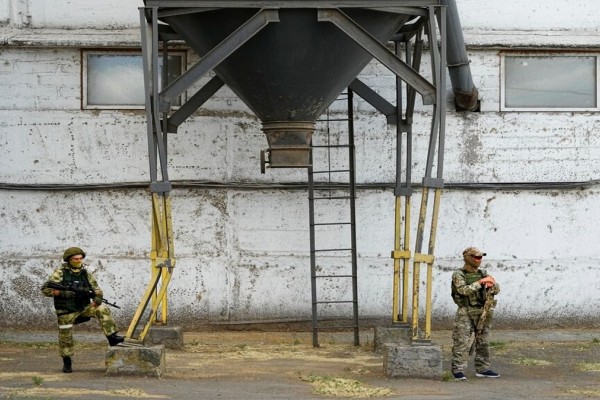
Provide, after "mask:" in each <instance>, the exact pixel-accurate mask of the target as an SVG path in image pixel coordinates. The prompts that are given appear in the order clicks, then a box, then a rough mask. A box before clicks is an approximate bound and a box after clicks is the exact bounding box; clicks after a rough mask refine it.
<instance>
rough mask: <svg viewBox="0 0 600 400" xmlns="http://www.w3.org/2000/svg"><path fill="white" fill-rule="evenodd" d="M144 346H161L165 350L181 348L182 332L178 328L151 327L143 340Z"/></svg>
mask: <svg viewBox="0 0 600 400" xmlns="http://www.w3.org/2000/svg"><path fill="white" fill-rule="evenodd" d="M144 344H145V345H146V346H156V345H163V346H165V347H166V348H167V349H175V350H178V349H181V348H183V332H182V331H181V327H179V326H152V327H150V329H148V334H147V335H146V337H145V338H144Z"/></svg>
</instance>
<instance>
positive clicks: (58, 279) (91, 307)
mask: <svg viewBox="0 0 600 400" xmlns="http://www.w3.org/2000/svg"><path fill="white" fill-rule="evenodd" d="M65 275H75V276H79V275H81V276H83V275H86V277H87V281H88V282H89V287H90V289H91V290H93V291H94V293H95V294H96V296H97V297H96V298H97V299H101V298H102V290H101V289H100V287H99V286H98V282H97V281H96V278H95V277H94V276H93V275H92V274H91V273H90V272H88V271H86V270H85V269H84V268H83V267H82V268H81V269H80V270H79V272H74V271H73V269H72V268H71V266H70V265H69V263H64V264H62V265H61V266H60V267H59V268H57V269H56V270H55V271H54V272H53V273H52V275H51V276H50V278H49V279H48V282H55V283H58V284H64V282H63V280H64V278H65ZM42 293H43V294H44V296H47V297H53V289H51V288H48V287H47V286H46V285H44V286H43V287H42ZM100 301H101V300H100ZM63 303H64V302H63ZM85 303H87V304H82V303H81V301H79V302H78V304H77V305H76V307H75V308H77V310H73V309H72V308H73V307H72V305H71V306H68V307H65V306H64V304H61V302H57V300H56V298H55V308H56V315H57V318H58V347H59V353H60V355H61V357H71V356H72V355H73V325H75V324H78V323H81V322H85V321H88V320H89V319H90V318H91V317H95V318H97V319H98V321H99V322H100V325H101V326H102V330H103V331H104V334H105V335H106V336H111V335H113V334H116V332H117V331H118V328H117V325H116V323H115V320H114V319H113V317H112V315H111V312H110V310H109V308H108V307H107V306H106V305H104V304H100V305H98V306H96V304H95V303H91V302H90V299H87V300H85Z"/></svg>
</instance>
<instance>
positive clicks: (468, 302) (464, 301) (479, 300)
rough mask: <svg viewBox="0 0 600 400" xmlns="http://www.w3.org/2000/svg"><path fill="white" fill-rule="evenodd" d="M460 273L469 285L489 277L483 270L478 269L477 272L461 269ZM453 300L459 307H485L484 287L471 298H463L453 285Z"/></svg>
mask: <svg viewBox="0 0 600 400" xmlns="http://www.w3.org/2000/svg"><path fill="white" fill-rule="evenodd" d="M460 273H461V274H463V276H464V277H465V281H466V282H467V285H471V284H473V283H475V282H477V281H478V280H480V279H482V278H484V277H485V276H487V274H486V273H485V271H482V270H481V269H478V270H477V271H475V272H467V271H465V270H464V269H460ZM452 299H453V300H454V302H455V303H456V304H457V305H459V306H471V307H483V304H484V303H485V295H484V293H483V287H482V288H481V289H479V290H478V291H477V292H475V293H472V294H471V295H469V296H463V295H462V294H460V293H458V292H457V291H456V288H455V287H454V285H453V284H452Z"/></svg>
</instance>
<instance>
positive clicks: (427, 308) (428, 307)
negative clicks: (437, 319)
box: [425, 188, 442, 340]
mask: <svg viewBox="0 0 600 400" xmlns="http://www.w3.org/2000/svg"><path fill="white" fill-rule="evenodd" d="M441 197H442V190H441V189H439V188H437V189H435V192H434V200H433V212H432V216H431V232H430V233H429V255H430V256H431V261H430V262H428V263H427V295H426V300H425V301H426V306H425V339H426V340H431V309H432V304H431V298H432V290H433V261H434V258H433V252H434V250H435V239H436V233H437V223H438V217H439V211H440V200H441Z"/></svg>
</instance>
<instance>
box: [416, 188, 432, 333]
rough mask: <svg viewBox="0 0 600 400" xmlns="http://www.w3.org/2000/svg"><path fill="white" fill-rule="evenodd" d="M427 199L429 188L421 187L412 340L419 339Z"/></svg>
mask: <svg viewBox="0 0 600 400" xmlns="http://www.w3.org/2000/svg"><path fill="white" fill-rule="evenodd" d="M428 197H429V188H428V187H426V186H423V190H422V192H421V209H420V210H419V224H418V225H417V239H416V243H415V255H414V268H413V303H412V306H413V307H412V308H413V312H412V337H413V340H415V339H418V338H419V293H420V274H421V271H420V269H421V262H423V261H426V258H425V259H424V258H423V256H424V255H423V254H421V248H422V244H423V234H424V232H425V220H426V217H427V200H428Z"/></svg>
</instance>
